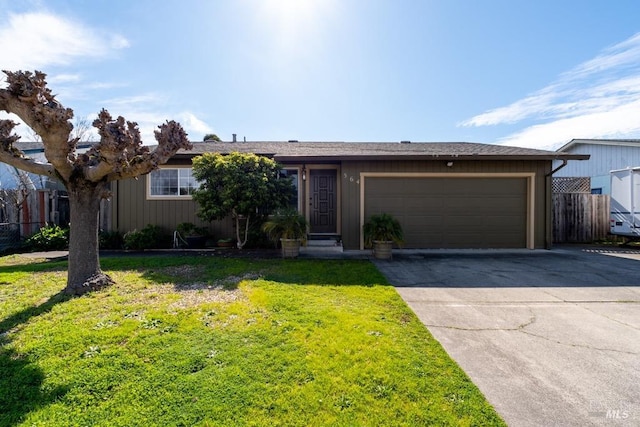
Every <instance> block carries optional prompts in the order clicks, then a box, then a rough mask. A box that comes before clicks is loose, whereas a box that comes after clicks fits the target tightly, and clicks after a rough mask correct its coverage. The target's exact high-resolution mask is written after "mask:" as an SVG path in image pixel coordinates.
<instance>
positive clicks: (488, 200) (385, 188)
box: [365, 177, 527, 248]
mask: <svg viewBox="0 0 640 427" xmlns="http://www.w3.org/2000/svg"><path fill="white" fill-rule="evenodd" d="M380 212H387V213H390V214H392V215H394V216H396V217H397V218H398V219H399V220H400V223H401V224H402V227H403V230H404V234H405V247H406V248H524V247H526V231H527V230H526V221H527V181H526V179H524V178H406V177H402V178H388V177H384V178H379V177H375V178H374V177H370V178H367V179H366V181H365V218H368V217H369V216H370V215H371V214H373V213H380Z"/></svg>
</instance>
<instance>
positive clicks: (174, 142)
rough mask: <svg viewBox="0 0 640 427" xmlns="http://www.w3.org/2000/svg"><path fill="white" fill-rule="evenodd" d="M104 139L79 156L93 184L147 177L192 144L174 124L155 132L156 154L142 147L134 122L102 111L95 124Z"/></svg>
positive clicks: (172, 122) (182, 130)
mask: <svg viewBox="0 0 640 427" xmlns="http://www.w3.org/2000/svg"><path fill="white" fill-rule="evenodd" d="M93 125H94V126H95V127H96V128H98V131H99V133H100V136H101V141H100V143H99V144H96V145H95V146H93V147H91V149H90V150H89V151H88V152H87V153H85V154H84V155H81V156H80V159H79V160H80V163H81V164H83V165H84V175H85V177H86V178H87V179H88V180H89V181H92V182H97V181H99V180H102V179H105V178H106V180H107V181H114V180H118V179H124V178H133V177H136V176H139V175H144V174H146V173H149V172H151V171H152V170H154V169H157V168H158V166H159V165H161V164H163V163H165V162H166V161H167V160H169V158H171V156H173V155H174V154H175V153H176V152H177V151H178V150H179V149H180V148H185V149H190V148H191V147H192V145H191V143H190V142H189V140H188V139H187V134H186V132H185V131H184V129H182V126H180V124H178V123H177V122H175V121H167V123H165V124H163V125H161V126H158V128H159V129H160V130H159V131H155V137H156V140H157V141H158V146H157V147H156V148H155V150H153V151H151V152H150V151H149V147H147V146H144V145H142V141H141V140H140V132H139V130H138V127H137V126H138V125H137V124H136V123H135V122H126V126H125V120H124V119H123V118H122V117H118V118H117V119H116V120H113V119H112V118H111V115H109V113H108V112H107V111H106V110H102V111H101V112H100V114H99V116H98V119H97V120H96V121H95V122H94V123H93Z"/></svg>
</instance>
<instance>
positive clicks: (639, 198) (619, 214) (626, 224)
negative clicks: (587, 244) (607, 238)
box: [610, 167, 640, 237]
mask: <svg viewBox="0 0 640 427" xmlns="http://www.w3.org/2000/svg"><path fill="white" fill-rule="evenodd" d="M610 175H611V217H610V221H611V234H616V235H619V236H627V237H640V167H633V168H626V169H620V170H614V171H611V174H610Z"/></svg>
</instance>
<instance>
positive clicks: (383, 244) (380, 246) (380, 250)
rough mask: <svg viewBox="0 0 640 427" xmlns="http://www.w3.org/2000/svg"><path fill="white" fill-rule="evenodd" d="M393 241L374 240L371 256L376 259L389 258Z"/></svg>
mask: <svg viewBox="0 0 640 427" xmlns="http://www.w3.org/2000/svg"><path fill="white" fill-rule="evenodd" d="M392 247H393V242H391V241H389V242H387V241H381V240H374V241H373V256H374V257H375V258H377V259H390V258H391V249H392Z"/></svg>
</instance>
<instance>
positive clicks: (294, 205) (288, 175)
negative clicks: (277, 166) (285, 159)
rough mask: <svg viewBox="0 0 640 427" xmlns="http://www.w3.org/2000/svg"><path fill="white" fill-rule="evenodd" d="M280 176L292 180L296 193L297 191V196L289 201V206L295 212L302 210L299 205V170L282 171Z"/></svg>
mask: <svg viewBox="0 0 640 427" xmlns="http://www.w3.org/2000/svg"><path fill="white" fill-rule="evenodd" d="M280 176H281V177H283V178H291V182H292V183H293V187H294V188H295V189H296V191H295V195H294V196H293V197H291V199H290V200H289V206H290V207H292V208H293V209H295V210H300V206H299V205H298V199H299V194H300V183H299V180H298V169H282V170H281V171H280Z"/></svg>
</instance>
